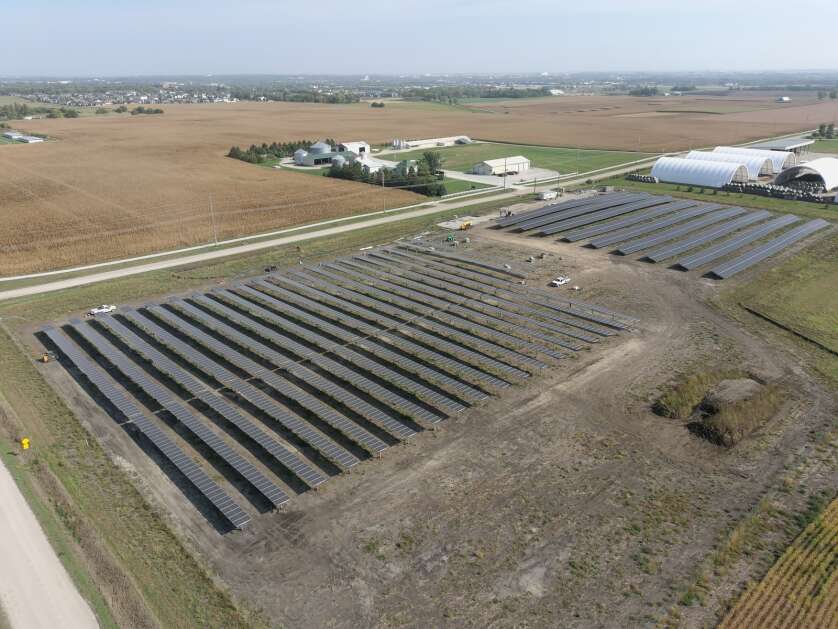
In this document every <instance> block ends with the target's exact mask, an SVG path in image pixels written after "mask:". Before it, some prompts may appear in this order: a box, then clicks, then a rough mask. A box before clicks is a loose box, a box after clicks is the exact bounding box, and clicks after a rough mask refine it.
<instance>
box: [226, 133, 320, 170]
mask: <svg viewBox="0 0 838 629" xmlns="http://www.w3.org/2000/svg"><path fill="white" fill-rule="evenodd" d="M324 142H326V143H327V144H329V145H331V146H337V142H336V141H335V140H334V139H332V138H329V139H326V140H324ZM312 144H314V142H313V141H311V140H297V141H295V142H271V143H270V144H268V143H266V142H263V143H262V144H261V145H256V144H251V145H250V147H249V148H247V149H242V148H241V147H238V146H233V147H231V148H230V151H229V152H228V153H227V157H232V158H233V159H240V160H241V161H243V162H249V163H251V164H261V163H262V162H265V161H267V160H269V159H272V158H275V159H281V158H283V157H292V156H293V155H294V151H296V150H297V149H308V147H310V146H311V145H312Z"/></svg>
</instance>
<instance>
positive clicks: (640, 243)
mask: <svg viewBox="0 0 838 629" xmlns="http://www.w3.org/2000/svg"><path fill="white" fill-rule="evenodd" d="M728 219H734V220H728ZM799 220H800V219H799V218H798V217H796V216H794V215H791V214H786V215H783V216H779V217H777V216H774V215H772V214H771V213H770V212H768V211H766V210H753V211H750V210H746V209H744V208H739V207H725V206H723V205H721V204H718V203H704V202H700V201H696V200H688V199H685V200H678V201H674V200H673V199H672V198H671V197H668V196H654V195H650V194H646V193H642V192H640V193H637V192H615V193H609V194H604V195H595V196H592V197H586V198H582V199H579V198H577V199H570V200H567V201H563V202H561V203H554V204H551V205H548V206H545V207H542V208H538V209H535V210H532V211H530V212H525V213H523V214H521V215H518V216H508V217H505V218H502V219H500V220H499V221H497V222H496V223H495V225H494V227H495V228H497V229H507V228H508V229H510V230H511V231H514V232H521V233H527V232H528V233H529V235H531V236H541V237H544V236H554V235H558V236H559V239H560V240H564V241H566V242H579V243H582V244H587V246H589V247H591V248H593V249H604V248H608V249H609V250H613V251H614V252H615V253H619V254H620V255H624V256H627V255H633V254H638V255H639V256H640V258H642V259H645V260H647V261H649V262H653V263H657V262H663V261H665V260H672V259H673V258H676V256H678V255H680V254H684V253H688V254H689V255H687V256H685V257H684V258H681V259H675V260H674V264H673V265H672V267H673V268H676V269H681V270H684V271H689V270H692V269H696V268H700V267H703V266H706V265H708V264H709V263H711V262H714V261H717V260H719V259H720V258H725V257H727V256H729V257H730V259H729V260H727V261H723V262H721V263H720V264H717V266H715V267H713V268H712V270H710V271H709V272H707V273H706V275H708V276H710V277H715V278H717V279H725V278H728V277H730V276H732V275H734V274H736V273H738V272H740V271H742V270H744V269H746V268H749V267H750V266H752V265H753V264H756V263H757V262H759V261H761V260H764V259H766V258H768V257H770V256H772V255H774V254H776V253H778V252H780V251H782V250H783V249H785V248H786V247H789V246H791V245H792V244H793V243H795V242H798V241H800V240H802V239H803V238H806V237H807V236H809V235H811V234H813V233H815V232H817V231H819V230H821V229H824V228H826V227H828V226H830V223H828V222H826V221H823V220H821V219H818V220H817V221H810V222H808V223H806V224H805V225H801V226H799V227H794V228H792V229H790V230H789V231H787V232H785V233H783V234H780V235H779V236H777V237H776V238H774V239H773V240H770V241H768V242H762V243H760V242H759V241H760V240H762V239H764V238H766V237H767V236H768V235H769V234H772V233H773V232H776V231H777V230H780V229H785V228H787V227H789V226H790V225H792V224H793V223H796V222H798V221H799ZM723 221H724V222H723ZM719 239H724V240H722V241H721V242H716V241H718V240H719ZM585 241H587V242H585ZM703 246H705V248H704V249H699V250H696V249H698V248H699V247H703ZM437 255H443V254H437Z"/></svg>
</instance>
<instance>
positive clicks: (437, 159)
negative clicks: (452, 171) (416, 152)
mask: <svg viewBox="0 0 838 629" xmlns="http://www.w3.org/2000/svg"><path fill="white" fill-rule="evenodd" d="M422 161H423V162H424V163H425V165H426V166H427V167H428V171H430V173H431V174H433V173H435V172H436V171H438V170H442V155H441V154H440V153H439V151H425V152H424V153H422Z"/></svg>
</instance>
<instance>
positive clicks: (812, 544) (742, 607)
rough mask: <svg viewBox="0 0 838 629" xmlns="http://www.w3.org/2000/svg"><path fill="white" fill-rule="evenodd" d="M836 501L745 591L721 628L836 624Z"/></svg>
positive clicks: (837, 591) (837, 525) (837, 534)
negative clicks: (763, 575)
mask: <svg viewBox="0 0 838 629" xmlns="http://www.w3.org/2000/svg"><path fill="white" fill-rule="evenodd" d="M836 576H838V500H833V501H832V503H831V504H830V505H829V507H827V509H826V510H825V511H824V513H823V514H821V516H820V517H818V518H817V519H815V521H814V522H812V523H811V524H810V525H809V526H807V527H806V529H805V530H804V531H803V532H802V533H801V534H800V535H799V536H798V537H797V539H795V540H794V543H793V544H792V545H791V546H789V548H788V549H786V552H784V553H783V555H782V557H780V559H779V560H778V561H777V563H776V564H774V566H773V567H772V568H771V569H770V570H769V571H768V574H766V575H765V578H764V579H763V580H762V581H760V582H759V583H758V584H756V585H754V586H753V587H751V588H750V589H748V590H747V591H746V592H745V593H744V594H743V595H742V597H741V598H740V599H739V602H738V603H737V605H736V607H734V609H733V611H731V612H730V614H729V615H728V616H727V618H725V619H724V621H723V622H722V624H721V625H720V627H722V628H723V629H724V628H733V627H760V628H762V629H771V628H773V627H801V628H804V627H823V628H834V627H836V626H838V578H836Z"/></svg>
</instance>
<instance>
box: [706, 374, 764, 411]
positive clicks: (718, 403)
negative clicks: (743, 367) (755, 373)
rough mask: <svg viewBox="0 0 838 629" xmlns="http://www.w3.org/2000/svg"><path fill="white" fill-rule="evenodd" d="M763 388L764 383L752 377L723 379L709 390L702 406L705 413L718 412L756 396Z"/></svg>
mask: <svg viewBox="0 0 838 629" xmlns="http://www.w3.org/2000/svg"><path fill="white" fill-rule="evenodd" d="M762 388H763V385H761V384H760V383H759V382H757V381H756V380H751V379H750V378H736V379H733V380H722V381H721V382H720V383H719V384H717V385H716V386H715V387H713V388H712V389H710V390H709V391H708V392H707V394H706V395H705V396H704V399H703V400H701V405H700V407H701V410H702V411H704V412H705V413H711V414H716V413H719V412H720V411H722V409H724V408H725V407H727V406H730V405H733V404H738V403H740V402H745V401H747V400H750V399H751V398H754V397H756V396H757V395H759V393H760V391H761V390H762Z"/></svg>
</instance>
